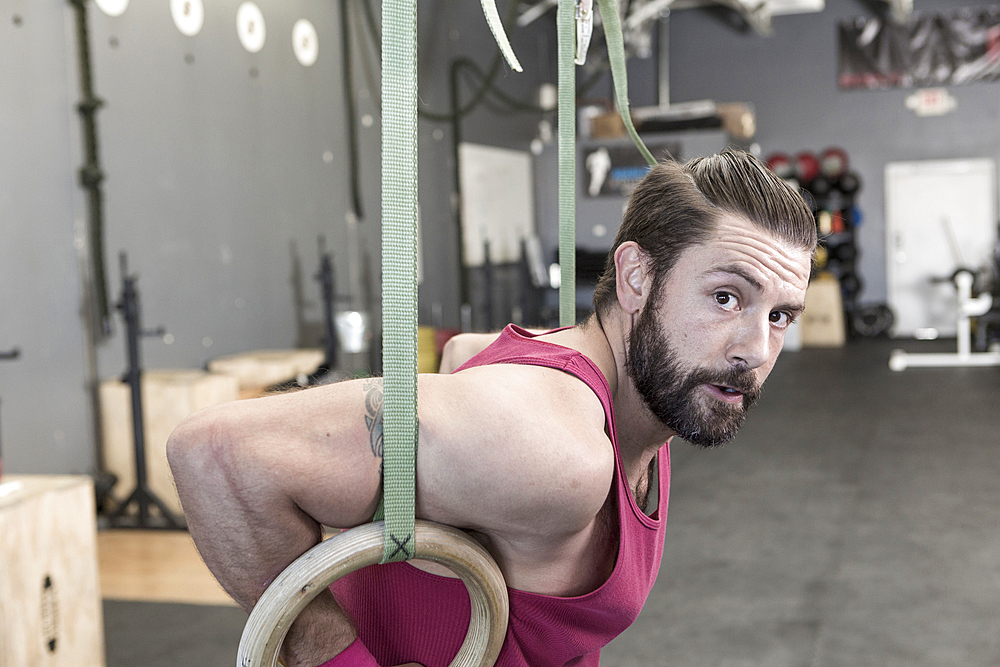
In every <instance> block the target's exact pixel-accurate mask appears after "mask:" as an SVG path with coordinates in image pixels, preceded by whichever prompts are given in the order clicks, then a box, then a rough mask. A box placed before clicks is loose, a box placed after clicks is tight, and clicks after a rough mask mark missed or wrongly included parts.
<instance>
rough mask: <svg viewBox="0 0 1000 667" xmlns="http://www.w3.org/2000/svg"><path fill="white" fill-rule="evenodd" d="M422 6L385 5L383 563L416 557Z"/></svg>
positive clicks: (401, 1) (388, 1)
mask: <svg viewBox="0 0 1000 667" xmlns="http://www.w3.org/2000/svg"><path fill="white" fill-rule="evenodd" d="M416 239H417V2H416V0H383V2H382V362H383V364H382V365H383V404H382V409H383V412H382V420H383V421H382V428H383V441H382V455H383V458H382V463H383V495H382V499H383V505H384V509H385V549H384V553H383V555H382V562H383V563H390V562H396V561H401V560H407V559H409V558H412V557H413V553H414V550H413V547H414V545H413V542H414V535H413V524H414V518H415V516H414V514H415V512H414V507H415V490H416V458H417V241H416Z"/></svg>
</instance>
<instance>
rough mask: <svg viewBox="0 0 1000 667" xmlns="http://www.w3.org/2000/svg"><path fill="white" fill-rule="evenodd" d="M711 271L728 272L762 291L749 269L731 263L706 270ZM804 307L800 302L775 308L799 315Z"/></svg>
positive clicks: (710, 272) (759, 283) (762, 287)
mask: <svg viewBox="0 0 1000 667" xmlns="http://www.w3.org/2000/svg"><path fill="white" fill-rule="evenodd" d="M712 273H728V274H730V275H734V276H738V277H740V278H742V279H743V280H745V281H746V282H747V283H749V284H750V285H751V286H752V287H753V288H754V289H756V290H757V291H758V292H762V291H764V286H763V285H762V284H761V282H760V281H759V280H757V278H755V277H754V276H753V275H751V273H750V272H749V271H747V270H746V269H744V268H743V267H742V266H739V265H735V264H731V265H726V266H719V267H716V268H714V269H711V270H709V271H708V274H712ZM805 309H806V307H805V304H802V303H786V304H781V305H779V306H777V307H776V308H775V310H784V311H788V312H790V313H794V314H795V315H799V314H800V313H802V311H804V310H805Z"/></svg>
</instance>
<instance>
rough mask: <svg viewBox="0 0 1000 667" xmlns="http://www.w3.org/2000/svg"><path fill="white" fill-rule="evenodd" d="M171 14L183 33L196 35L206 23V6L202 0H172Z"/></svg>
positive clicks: (189, 35)
mask: <svg viewBox="0 0 1000 667" xmlns="http://www.w3.org/2000/svg"><path fill="white" fill-rule="evenodd" d="M170 15H171V16H172V17H173V19H174V25H175V26H177V29H178V30H180V31H181V34H182V35H187V36H188V37H194V36H195V35H197V34H198V33H199V32H201V27H202V26H203V25H204V24H205V6H204V5H203V4H202V3H201V0H170Z"/></svg>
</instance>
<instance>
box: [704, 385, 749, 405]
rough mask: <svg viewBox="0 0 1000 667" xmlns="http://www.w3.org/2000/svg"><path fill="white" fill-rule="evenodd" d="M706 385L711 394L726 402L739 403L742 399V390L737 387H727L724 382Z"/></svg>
mask: <svg viewBox="0 0 1000 667" xmlns="http://www.w3.org/2000/svg"><path fill="white" fill-rule="evenodd" d="M708 387H709V389H711V391H712V393H713V394H715V395H716V396H717V397H718V398H720V399H721V400H723V401H725V402H727V403H739V402H741V401H742V400H743V392H742V391H740V390H739V389H734V388H732V387H727V386H726V385H724V384H710V385H708Z"/></svg>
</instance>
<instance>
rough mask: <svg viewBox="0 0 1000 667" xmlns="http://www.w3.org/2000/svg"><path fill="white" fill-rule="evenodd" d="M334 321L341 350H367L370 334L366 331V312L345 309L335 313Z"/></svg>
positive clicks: (348, 351) (353, 351)
mask: <svg viewBox="0 0 1000 667" xmlns="http://www.w3.org/2000/svg"><path fill="white" fill-rule="evenodd" d="M334 321H335V323H336V326H337V338H338V339H339V341H340V349H341V350H342V351H343V352H347V353H355V352H367V351H368V341H369V340H370V338H371V335H370V334H369V332H368V313H362V312H359V311H357V310H346V311H343V312H340V313H337V315H336V317H335V318H334Z"/></svg>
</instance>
